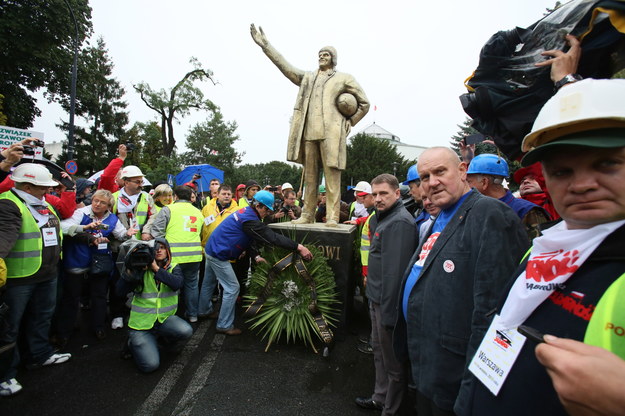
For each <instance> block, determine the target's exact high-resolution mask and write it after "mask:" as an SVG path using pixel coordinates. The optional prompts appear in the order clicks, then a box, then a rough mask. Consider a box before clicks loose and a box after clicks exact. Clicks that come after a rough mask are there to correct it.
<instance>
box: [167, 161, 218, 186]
mask: <svg viewBox="0 0 625 416" xmlns="http://www.w3.org/2000/svg"><path fill="white" fill-rule="evenodd" d="M196 173H198V174H200V175H202V177H201V178H200V179H197V180H196V181H195V182H196V183H197V185H198V191H199V192H208V190H209V189H210V182H211V179H218V180H219V182H221V183H223V181H224V171H223V170H221V169H217V168H216V167H214V166H211V165H206V164H204V165H191V166H187V167H186V168H184V169H183V170H182V171H181V172H180V173H179V174H177V175H176V184H177V185H184V184H185V183H187V182H190V181H191V179H193V175H195V174H196Z"/></svg>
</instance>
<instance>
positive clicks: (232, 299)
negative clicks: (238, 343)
mask: <svg viewBox="0 0 625 416" xmlns="http://www.w3.org/2000/svg"><path fill="white" fill-rule="evenodd" d="M217 281H219V283H220V284H221V287H222V288H223V297H222V300H221V310H220V311H219V318H218V319H217V325H216V326H217V329H226V330H227V329H232V328H234V308H235V306H236V302H237V296H239V281H238V280H237V276H236V275H235V274H234V270H233V269H232V265H231V264H230V262H229V261H228V260H219V259H216V258H214V257H211V256H209V255H208V254H207V255H206V270H205V272H204V282H203V283H202V296H201V298H200V311H201V312H202V313H203V314H204V313H210V311H211V309H212V301H211V297H212V296H213V292H214V291H215V286H216V285H217Z"/></svg>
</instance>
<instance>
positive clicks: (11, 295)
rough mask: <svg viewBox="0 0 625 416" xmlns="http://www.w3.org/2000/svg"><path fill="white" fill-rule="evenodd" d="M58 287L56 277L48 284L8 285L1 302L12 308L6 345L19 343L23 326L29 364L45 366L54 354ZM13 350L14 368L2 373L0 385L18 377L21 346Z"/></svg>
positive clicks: (4, 337) (4, 336)
mask: <svg viewBox="0 0 625 416" xmlns="http://www.w3.org/2000/svg"><path fill="white" fill-rule="evenodd" d="M56 284H57V276H56V274H55V275H54V277H53V278H52V279H50V280H46V281H45V282H40V283H30V284H22V285H8V286H7V287H6V291H5V292H4V294H3V295H2V298H1V299H0V302H1V301H4V302H6V304H7V305H8V306H9V308H10V310H9V316H8V318H7V324H8V328H7V331H6V332H5V333H4V334H2V341H3V342H2V343H7V344H8V343H11V342H16V341H17V339H18V335H19V329H20V325H22V324H23V327H22V329H23V330H24V337H23V339H24V340H25V342H26V347H27V351H28V353H27V354H28V355H27V356H26V357H24V361H25V362H27V363H28V364H35V365H36V364H41V363H43V362H44V361H46V360H47V359H48V358H50V356H51V355H52V354H54V348H52V346H51V345H50V342H49V341H48V335H49V332H50V323H51V321H52V315H53V314H54V308H55V306H56ZM22 321H24V322H23V323H22ZM13 351H14V352H13V361H12V363H11V367H10V368H9V369H8V371H7V372H6V373H4V374H0V382H4V381H7V380H10V379H12V378H15V376H16V375H17V367H18V365H19V363H20V354H19V346H16V347H15V348H14V349H13Z"/></svg>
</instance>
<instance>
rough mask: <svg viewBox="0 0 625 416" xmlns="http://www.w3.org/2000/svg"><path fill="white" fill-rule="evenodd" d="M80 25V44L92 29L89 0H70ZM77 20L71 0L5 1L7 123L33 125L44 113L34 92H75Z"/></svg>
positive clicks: (0, 35)
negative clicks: (34, 96)
mask: <svg viewBox="0 0 625 416" xmlns="http://www.w3.org/2000/svg"><path fill="white" fill-rule="evenodd" d="M67 3H69V4H70V6H71V8H72V10H73V13H74V16H75V17H76V22H77V26H78V44H79V45H81V44H82V43H83V41H84V40H85V39H86V38H88V37H89V35H90V33H91V8H90V7H89V2H88V0H67ZM75 32H76V29H75V26H74V21H73V20H72V17H71V14H70V11H69V9H68V7H67V4H66V1H65V0H47V1H41V0H3V1H2V2H1V5H0V94H3V95H4V97H5V100H4V113H5V114H6V116H7V120H6V122H5V123H6V124H7V125H10V126H13V127H19V128H29V127H31V126H32V124H33V121H34V119H35V117H37V116H39V115H40V114H41V110H39V108H37V105H36V100H35V99H34V98H33V97H32V96H31V95H30V93H31V92H35V91H37V90H38V89H39V88H47V90H48V94H47V95H48V97H49V98H50V99H55V98H58V97H64V96H68V95H69V88H70V76H71V67H72V62H73V59H74V37H75Z"/></svg>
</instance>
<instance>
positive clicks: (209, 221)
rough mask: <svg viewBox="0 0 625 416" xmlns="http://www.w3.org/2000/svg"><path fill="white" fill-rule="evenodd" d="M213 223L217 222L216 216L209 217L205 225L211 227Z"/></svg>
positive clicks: (205, 220) (205, 219)
mask: <svg viewBox="0 0 625 416" xmlns="http://www.w3.org/2000/svg"><path fill="white" fill-rule="evenodd" d="M213 222H215V216H214V215H209V216H208V217H206V218H204V225H211V224H212V223H213Z"/></svg>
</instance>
